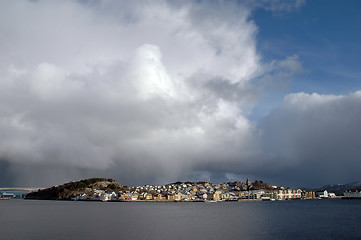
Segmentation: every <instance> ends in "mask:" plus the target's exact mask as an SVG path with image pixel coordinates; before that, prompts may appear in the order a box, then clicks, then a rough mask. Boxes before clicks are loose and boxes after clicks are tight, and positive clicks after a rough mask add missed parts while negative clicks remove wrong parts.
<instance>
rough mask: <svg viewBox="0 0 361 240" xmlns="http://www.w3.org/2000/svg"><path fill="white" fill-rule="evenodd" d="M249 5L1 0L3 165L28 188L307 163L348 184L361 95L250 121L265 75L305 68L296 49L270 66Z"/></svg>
mask: <svg viewBox="0 0 361 240" xmlns="http://www.w3.org/2000/svg"><path fill="white" fill-rule="evenodd" d="M297 4H301V3H297ZM267 6H268V5H267ZM287 9H288V8H287ZM251 12H252V7H251V6H250V5H242V4H241V3H236V2H223V1H210V2H207V1H200V2H193V1H185V2H183V1H182V2H176V1H175V2H173V1H170V2H168V1H156V2H152V3H150V2H149V1H136V2H134V1H8V2H3V3H2V8H1V9H0V36H1V37H0V52H1V53H2V54H1V55H0V93H1V94H0V133H1V134H0V156H1V157H2V159H3V163H2V164H1V165H0V166H6V173H7V174H12V176H14V179H12V184H20V185H41V184H42V183H43V182H44V181H47V183H49V184H56V183H62V182H64V181H66V180H74V179H79V178H83V177H93V176H99V175H103V176H106V177H114V178H115V179H117V180H118V181H120V182H122V183H125V184H145V183H147V182H149V183H155V182H156V183H162V182H163V183H164V182H166V181H171V180H178V179H184V178H186V177H194V178H197V177H200V178H209V180H212V176H213V179H221V178H222V177H223V178H224V179H231V178H233V177H238V176H247V175H251V176H258V177H260V178H262V176H263V175H264V176H267V177H268V178H269V179H271V180H272V179H274V180H275V181H276V180H277V181H278V179H279V180H281V179H282V178H281V177H279V175H280V174H282V173H284V172H289V173H292V172H293V173H295V174H293V175H292V174H290V175H289V176H291V177H292V176H294V178H295V179H294V182H295V183H300V182H302V179H301V176H302V175H301V174H300V173H299V171H306V169H308V167H309V166H311V168H312V169H311V170H309V171H307V174H306V175H307V176H311V175H316V177H315V179H317V181H327V180H330V179H333V178H331V177H330V175H332V176H334V175H336V176H339V178H337V179H340V180H344V179H346V176H350V175H349V174H348V173H349V170H350V171H352V169H354V168H355V167H357V166H359V163H358V162H359V161H357V159H358V158H359V156H360V151H359V150H358V148H357V142H360V141H359V140H360V137H361V136H360V134H358V131H357V123H358V122H360V121H359V120H360V116H361V115H360V107H359V106H360V102H359V101H360V97H359V95H360V94H359V93H358V92H357V93H354V94H351V95H349V96H326V95H318V94H312V95H308V94H304V93H296V94H291V95H288V96H287V97H286V98H285V100H284V103H283V104H282V105H281V106H279V108H277V109H276V110H274V111H273V112H271V114H270V115H269V116H267V117H266V118H264V119H262V120H261V121H260V122H259V123H255V122H252V121H250V120H249V114H250V113H251V112H252V108H253V107H254V106H255V105H256V104H257V99H258V95H259V91H258V90H257V87H256V86H255V85H254V84H253V81H254V79H264V80H262V81H263V82H267V81H273V80H274V79H275V78H292V75H293V74H295V72H297V71H299V70H300V69H302V65H301V64H300V62H299V61H298V57H297V56H290V57H288V58H287V59H284V60H279V61H275V62H272V63H263V62H262V61H261V57H262V56H261V55H260V54H259V53H258V52H257V49H256V43H257V42H256V36H257V31H258V29H257V26H256V25H255V23H254V22H253V21H252V20H251V18H250V16H251ZM350 140H352V141H350ZM265 166H271V167H267V171H265ZM340 167H342V168H341V171H338V170H340ZM268 170H269V171H268ZM4 171H5V170H4ZM320 171H322V172H321V173H320ZM214 176H216V177H214ZM289 176H287V177H289ZM8 178H9V177H8ZM296 178H297V179H296ZM350 178H351V177H350ZM282 180H285V178H283V179H282ZM315 181H316V180H315Z"/></svg>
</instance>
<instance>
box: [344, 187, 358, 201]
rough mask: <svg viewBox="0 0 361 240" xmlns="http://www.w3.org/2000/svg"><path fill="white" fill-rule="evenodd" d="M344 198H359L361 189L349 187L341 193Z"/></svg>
mask: <svg viewBox="0 0 361 240" xmlns="http://www.w3.org/2000/svg"><path fill="white" fill-rule="evenodd" d="M343 196H344V198H359V199H361V189H349V190H347V191H346V192H344V193H343Z"/></svg>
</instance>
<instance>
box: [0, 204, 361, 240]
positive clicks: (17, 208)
mask: <svg viewBox="0 0 361 240" xmlns="http://www.w3.org/2000/svg"><path fill="white" fill-rule="evenodd" d="M0 239H4V240H5V239H6V240H12V239H30V240H33V239H34V240H35V239H37V240H38V239H55V240H57V239H97V240H99V239H174V240H177V239H187V240H190V239H207V240H211V239H244V240H253V239H277V240H279V239H361V200H339V199H334V200H295V201H278V202H226V203H102V202H62V201H35V200H2V201H0Z"/></svg>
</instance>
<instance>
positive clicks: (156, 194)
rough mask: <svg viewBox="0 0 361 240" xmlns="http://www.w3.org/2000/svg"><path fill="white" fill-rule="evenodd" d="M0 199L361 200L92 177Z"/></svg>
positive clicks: (254, 185) (246, 186)
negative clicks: (127, 182) (130, 184)
mask: <svg viewBox="0 0 361 240" xmlns="http://www.w3.org/2000/svg"><path fill="white" fill-rule="evenodd" d="M0 198H2V199H10V198H25V199H40V200H73V201H104V202H106V201H113V202H116V201H119V202H224V201H279V200H295V199H327V198H345V199H354V198H361V191H360V190H358V189H351V190H347V191H345V192H344V193H343V194H342V195H339V194H337V195H336V194H335V193H332V192H328V191H327V190H319V191H317V190H303V189H300V188H288V187H282V186H275V185H269V184H267V183H264V182H262V181H257V180H256V181H254V182H252V181H251V180H250V179H249V178H248V179H247V180H246V181H244V182H243V181H234V182H227V183H216V184H213V183H209V182H206V181H198V182H174V183H170V184H166V185H144V186H136V187H127V186H123V185H121V184H119V183H117V182H116V181H115V180H112V179H104V178H93V179H86V180H81V181H78V182H70V183H67V184H63V185H59V186H53V187H51V188H47V189H39V190H38V191H32V192H30V193H27V194H21V195H19V194H15V193H12V192H4V191H2V192H1V191H0Z"/></svg>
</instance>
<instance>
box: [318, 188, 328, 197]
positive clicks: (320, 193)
mask: <svg viewBox="0 0 361 240" xmlns="http://www.w3.org/2000/svg"><path fill="white" fill-rule="evenodd" d="M316 196H317V197H319V198H328V192H327V190H325V191H318V192H316Z"/></svg>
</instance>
